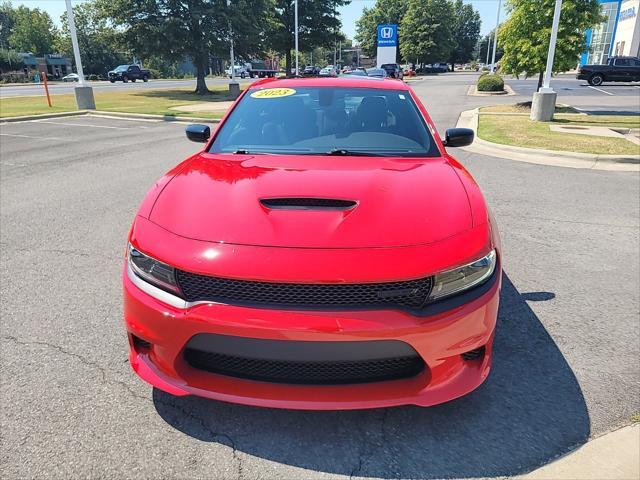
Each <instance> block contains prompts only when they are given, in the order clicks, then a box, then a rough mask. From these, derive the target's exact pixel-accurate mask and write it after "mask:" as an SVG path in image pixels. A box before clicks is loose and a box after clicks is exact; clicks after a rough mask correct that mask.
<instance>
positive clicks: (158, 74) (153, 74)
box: [148, 68, 162, 78]
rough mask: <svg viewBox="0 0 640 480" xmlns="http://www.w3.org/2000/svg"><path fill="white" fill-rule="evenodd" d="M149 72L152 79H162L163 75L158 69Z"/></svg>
mask: <svg viewBox="0 0 640 480" xmlns="http://www.w3.org/2000/svg"><path fill="white" fill-rule="evenodd" d="M148 70H149V74H150V75H151V78H162V73H161V72H160V70H158V69H157V68H149V69H148Z"/></svg>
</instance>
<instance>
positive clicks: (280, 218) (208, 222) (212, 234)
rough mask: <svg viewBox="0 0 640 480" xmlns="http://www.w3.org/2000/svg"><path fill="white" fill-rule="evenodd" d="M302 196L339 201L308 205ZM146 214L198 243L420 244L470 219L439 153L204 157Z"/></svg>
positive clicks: (468, 225)
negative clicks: (432, 155)
mask: <svg viewBox="0 0 640 480" xmlns="http://www.w3.org/2000/svg"><path fill="white" fill-rule="evenodd" d="M309 198H311V199H330V200H342V201H343V202H337V205H334V203H336V202H321V203H322V205H320V206H319V207H315V206H314V207H312V208H310V207H308V206H307V207H305V206H304V205H306V203H308V202H309V200H305V199H309ZM272 199H277V200H275V201H273V200H272ZM281 199H284V200H281ZM294 199H303V200H294ZM270 200H271V201H270ZM344 201H348V202H352V203H350V205H347V204H346V203H345V202H344ZM273 203H275V205H274V204H273ZM300 203H302V204H303V206H300V205H299V204H300ZM313 203H316V201H313ZM283 204H284V205H283ZM149 219H150V220H151V221H152V222H154V223H156V224H157V225H159V226H161V227H163V228H164V229H166V230H169V231H171V232H173V233H175V234H177V235H180V236H183V237H187V238H192V239H197V240H205V241H212V242H223V243H232V244H243V245H260V246H273V247H302V248H364V247H391V246H409V245H420V244H426V243H431V242H436V241H439V240H442V239H444V238H447V237H450V236H452V235H456V234H458V233H460V232H462V231H464V230H467V229H469V228H471V226H472V219H471V211H470V206H469V201H468V198H467V194H466V192H465V189H464V187H463V186H462V184H461V182H460V179H459V178H458V176H457V174H456V172H455V171H454V170H453V168H452V167H451V166H450V165H449V164H448V163H447V162H446V161H445V160H444V159H441V158H433V159H426V160H424V159H420V160H418V159H416V160H413V159H387V158H378V157H318V156H291V155H288V156H278V155H255V156H248V155H244V156H241V155H228V154H227V155H213V154H201V155H198V156H196V157H194V158H193V159H192V160H191V161H189V162H187V163H186V164H185V166H184V168H182V170H180V172H179V173H178V174H177V175H176V176H175V177H174V178H173V179H172V180H171V181H170V182H169V183H168V184H167V186H166V187H165V188H164V190H163V191H162V193H161V194H160V195H159V196H158V198H157V200H156V202H155V205H154V207H153V209H152V211H151V213H150V216H149Z"/></svg>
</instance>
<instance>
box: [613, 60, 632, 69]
mask: <svg viewBox="0 0 640 480" xmlns="http://www.w3.org/2000/svg"><path fill="white" fill-rule="evenodd" d="M614 65H615V66H616V67H628V66H629V60H628V59H626V58H616V59H615V61H614Z"/></svg>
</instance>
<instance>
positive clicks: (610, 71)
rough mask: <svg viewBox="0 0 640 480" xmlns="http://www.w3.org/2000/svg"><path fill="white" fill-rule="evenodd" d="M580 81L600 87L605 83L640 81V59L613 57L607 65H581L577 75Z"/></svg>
mask: <svg viewBox="0 0 640 480" xmlns="http://www.w3.org/2000/svg"><path fill="white" fill-rule="evenodd" d="M576 78H577V79H578V80H586V81H588V82H589V85H593V86H596V87H597V86H598V85H602V83H603V82H638V81H640V59H639V58H638V57H611V58H610V59H609V60H608V61H607V64H606V65H581V66H580V68H578V73H577V74H576Z"/></svg>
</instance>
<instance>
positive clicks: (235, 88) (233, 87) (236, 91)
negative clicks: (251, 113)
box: [227, 0, 240, 97]
mask: <svg viewBox="0 0 640 480" xmlns="http://www.w3.org/2000/svg"><path fill="white" fill-rule="evenodd" d="M227 8H228V9H229V10H230V9H231V0H227ZM228 23H229V56H230V57H231V81H229V92H230V93H231V95H232V96H233V97H238V95H240V85H239V84H238V82H237V81H236V59H235V57H234V55H233V27H232V26H231V18H230V17H229V22H228Z"/></svg>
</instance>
